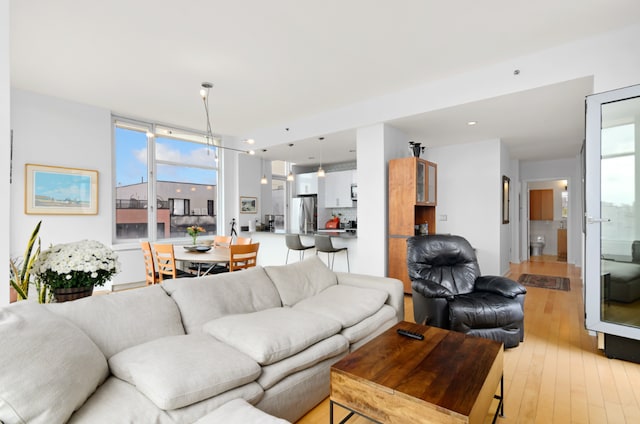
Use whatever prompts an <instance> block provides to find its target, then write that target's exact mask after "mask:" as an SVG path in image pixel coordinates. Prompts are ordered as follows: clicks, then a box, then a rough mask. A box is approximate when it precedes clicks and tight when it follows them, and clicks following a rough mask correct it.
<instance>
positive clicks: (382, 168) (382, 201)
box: [352, 124, 409, 276]
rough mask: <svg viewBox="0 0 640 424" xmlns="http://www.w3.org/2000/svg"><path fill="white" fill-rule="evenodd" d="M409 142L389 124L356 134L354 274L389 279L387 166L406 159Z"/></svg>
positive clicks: (359, 129) (360, 129) (374, 126)
mask: <svg viewBox="0 0 640 424" xmlns="http://www.w3.org/2000/svg"><path fill="white" fill-rule="evenodd" d="M408 141H409V140H408V138H407V136H406V135H405V134H404V133H402V132H401V131H399V130H398V129H396V128H394V127H392V126H390V125H386V124H375V125H371V126H368V127H363V128H358V130H357V141H356V146H357V161H358V171H357V172H358V177H357V179H358V257H359V261H358V264H359V266H358V269H355V270H352V271H353V272H358V273H364V274H370V275H377V276H386V275H387V253H388V247H387V236H388V234H389V232H388V225H387V224H388V223H387V216H388V214H387V204H388V189H387V179H388V162H389V159H392V158H397V157H401V156H406V152H407V146H408V144H407V143H408ZM401 152H403V153H405V154H403V153H401Z"/></svg>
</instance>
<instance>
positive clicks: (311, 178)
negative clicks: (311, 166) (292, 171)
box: [295, 172, 318, 196]
mask: <svg viewBox="0 0 640 424" xmlns="http://www.w3.org/2000/svg"><path fill="white" fill-rule="evenodd" d="M295 188H296V190H295V196H300V195H303V194H318V174H317V173H316V172H309V173H307V174H297V175H296V176H295Z"/></svg>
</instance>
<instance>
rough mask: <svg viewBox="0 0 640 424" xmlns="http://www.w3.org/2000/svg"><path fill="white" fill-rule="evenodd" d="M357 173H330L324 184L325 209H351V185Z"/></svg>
mask: <svg viewBox="0 0 640 424" xmlns="http://www.w3.org/2000/svg"><path fill="white" fill-rule="evenodd" d="M354 174H355V171H338V172H328V173H327V174H326V176H325V182H324V193H325V194H324V206H325V208H351V207H353V201H352V200H351V184H353V181H354V178H355V177H354Z"/></svg>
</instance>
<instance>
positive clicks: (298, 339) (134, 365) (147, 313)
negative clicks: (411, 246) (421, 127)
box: [0, 256, 404, 424]
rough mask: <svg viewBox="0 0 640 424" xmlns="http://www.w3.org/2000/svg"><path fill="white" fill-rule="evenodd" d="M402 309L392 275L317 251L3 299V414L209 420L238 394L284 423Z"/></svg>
mask: <svg viewBox="0 0 640 424" xmlns="http://www.w3.org/2000/svg"><path fill="white" fill-rule="evenodd" d="M403 318H404V299H403V287H402V283H401V282H400V281H398V280H394V279H390V278H382V277H372V276H365V275H357V274H347V273H334V272H333V271H331V270H329V269H328V268H327V267H326V266H325V265H324V263H323V262H322V261H321V260H320V259H318V257H317V256H314V257H311V258H309V259H307V260H305V261H303V262H299V263H295V264H291V265H285V266H271V267H264V268H262V267H256V268H253V269H249V270H246V271H239V272H234V273H228V274H218V275H213V276H207V277H200V278H190V279H176V280H168V281H165V282H164V283H163V284H161V285H156V286H149V287H144V288H140V289H134V290H130V291H125V292H119V293H111V294H109V295H104V296H93V297H90V298H86V299H81V300H76V301H73V302H67V303H61V304H49V305H39V304H37V303H34V302H30V301H23V302H19V303H17V304H13V305H10V306H8V307H4V308H2V309H0V343H1V346H2V347H1V348H0V421H2V422H3V423H5V424H9V423H48V424H50V423H58V422H67V421H68V422H71V423H92V424H94V423H116V422H117V423H193V422H196V421H198V420H201V421H200V422H212V421H207V416H211V415H213V414H219V413H222V412H223V409H218V408H220V407H221V406H222V405H224V404H227V406H226V408H227V409H233V408H234V404H233V403H228V402H229V401H234V400H235V402H237V401H240V400H242V399H243V400H244V401H246V402H248V403H249V404H251V405H254V406H255V408H258V409H259V410H261V411H262V412H264V413H266V414H269V415H271V416H274V417H279V418H282V419H285V420H288V421H291V422H293V421H296V420H297V419H299V418H300V417H301V416H303V415H304V414H305V413H306V412H307V411H309V410H310V409H311V408H313V407H314V406H315V405H316V404H318V403H319V402H320V401H322V400H323V399H324V398H325V397H326V396H327V395H328V393H329V369H330V366H331V365H332V364H333V363H334V362H336V361H337V360H339V359H340V358H342V357H343V356H344V355H346V354H347V353H348V352H350V351H352V350H354V349H357V348H358V347H359V346H362V345H363V344H364V343H366V342H367V341H368V340H370V339H371V338H373V337H375V336H376V335H377V334H379V333H381V332H382V331H384V330H386V329H387V328H389V327H391V326H392V325H394V324H395V323H396V322H398V321H400V320H402V319H403ZM245 405H246V403H245ZM238 412H239V411H238ZM256 412H259V413H262V412H260V411H256Z"/></svg>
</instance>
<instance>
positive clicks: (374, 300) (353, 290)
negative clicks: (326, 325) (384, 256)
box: [294, 284, 389, 328]
mask: <svg viewBox="0 0 640 424" xmlns="http://www.w3.org/2000/svg"><path fill="white" fill-rule="evenodd" d="M388 297H389V293H387V292H384V291H382V290H376V289H365V288H362V287H353V286H347V285H342V284H340V285H337V286H332V287H329V288H328V289H326V290H324V291H322V292H320V293H318V294H317V295H315V296H313V297H309V298H306V299H304V300H301V301H300V302H299V303H297V304H296V305H295V307H294V309H296V310H301V311H307V312H312V313H314V314H318V315H322V316H326V317H328V318H331V319H333V320H336V321H338V322H339V323H340V324H342V327H343V328H347V327H351V326H352V325H354V324H357V323H359V322H360V321H362V320H363V319H365V318H367V317H369V316H371V315H373V314H375V313H376V312H378V310H380V308H381V307H382V305H384V302H386V300H387V298H388Z"/></svg>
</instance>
